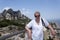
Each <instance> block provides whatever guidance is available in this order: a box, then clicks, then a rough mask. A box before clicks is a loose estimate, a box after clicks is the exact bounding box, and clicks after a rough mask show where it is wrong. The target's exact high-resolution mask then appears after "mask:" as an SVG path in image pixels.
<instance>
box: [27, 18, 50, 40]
mask: <svg viewBox="0 0 60 40" xmlns="http://www.w3.org/2000/svg"><path fill="white" fill-rule="evenodd" d="M43 21H44V23H45V25H46V26H48V25H49V23H48V22H47V21H46V20H45V19H43ZM26 27H28V28H32V39H33V40H43V28H44V26H43V25H42V21H41V18H40V22H39V25H38V24H37V23H36V21H35V20H31V21H30V22H29V23H28V24H27V26H26Z"/></svg>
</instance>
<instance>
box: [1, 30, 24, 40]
mask: <svg viewBox="0 0 60 40" xmlns="http://www.w3.org/2000/svg"><path fill="white" fill-rule="evenodd" d="M23 32H25V30H22V31H19V32H14V33H11V34H8V35H5V36H1V37H0V40H5V39H7V38H10V37H12V36H15V35H17V34H21V33H23Z"/></svg>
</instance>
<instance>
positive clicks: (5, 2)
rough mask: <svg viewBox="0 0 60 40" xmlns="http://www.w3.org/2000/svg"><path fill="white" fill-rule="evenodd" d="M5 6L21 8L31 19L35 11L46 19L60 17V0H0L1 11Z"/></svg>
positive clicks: (14, 8)
mask: <svg viewBox="0 0 60 40" xmlns="http://www.w3.org/2000/svg"><path fill="white" fill-rule="evenodd" d="M4 8H6V9H8V8H12V9H13V10H18V9H19V10H21V12H22V13H23V14H24V15H26V16H28V17H29V18H31V19H33V18H34V15H33V14H34V12H35V11H39V12H40V13H41V16H42V17H44V18H46V19H60V0H0V12H1V11H2V10H3V9H4Z"/></svg>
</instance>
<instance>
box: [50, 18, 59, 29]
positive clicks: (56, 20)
mask: <svg viewBox="0 0 60 40" xmlns="http://www.w3.org/2000/svg"><path fill="white" fill-rule="evenodd" d="M49 22H55V23H56V25H57V27H59V28H60V19H55V20H49Z"/></svg>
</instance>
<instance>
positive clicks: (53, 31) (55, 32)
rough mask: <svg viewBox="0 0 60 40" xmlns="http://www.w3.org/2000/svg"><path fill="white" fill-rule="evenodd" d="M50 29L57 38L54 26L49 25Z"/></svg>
mask: <svg viewBox="0 0 60 40" xmlns="http://www.w3.org/2000/svg"><path fill="white" fill-rule="evenodd" d="M48 28H49V29H50V31H51V33H52V35H53V36H55V34H56V32H55V30H54V29H53V28H52V26H51V25H50V24H49V25H48Z"/></svg>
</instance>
